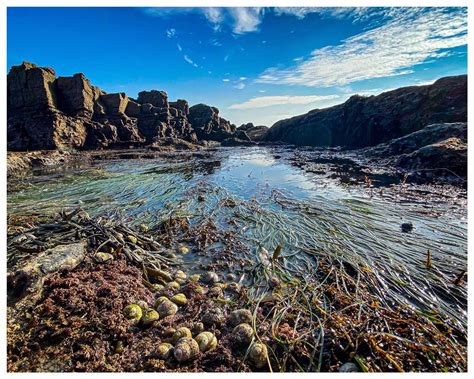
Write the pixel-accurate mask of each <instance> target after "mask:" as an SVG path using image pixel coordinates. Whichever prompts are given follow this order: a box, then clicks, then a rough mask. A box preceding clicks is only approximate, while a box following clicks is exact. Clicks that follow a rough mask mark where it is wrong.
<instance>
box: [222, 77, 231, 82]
mask: <svg viewBox="0 0 474 379" xmlns="http://www.w3.org/2000/svg"><path fill="white" fill-rule="evenodd" d="M222 81H223V82H230V79H227V78H226V79H222Z"/></svg>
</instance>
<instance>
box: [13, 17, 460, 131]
mask: <svg viewBox="0 0 474 379" xmlns="http://www.w3.org/2000/svg"><path fill="white" fill-rule="evenodd" d="M7 43H8V45H7V51H8V54H7V67H8V69H9V68H10V67H11V66H12V65H17V64H20V63H21V62H22V61H24V60H26V61H30V62H33V63H36V64H38V65H40V66H49V67H53V68H54V69H55V70H56V73H57V75H61V76H68V75H72V74H74V73H77V72H83V73H84V74H85V75H86V76H87V77H88V78H89V79H90V80H91V81H92V83H93V84H94V85H98V86H99V87H100V88H102V89H103V90H105V91H107V92H126V93H127V94H128V95H129V96H131V97H135V96H136V95H137V93H138V92H139V91H141V90H147V89H160V90H165V91H166V92H167V93H168V95H169V97H170V99H171V100H174V99H176V98H184V99H186V100H188V101H189V102H190V104H191V105H192V104H196V103H201V102H202V103H206V104H209V105H213V106H217V107H218V108H219V109H220V111H221V115H222V116H223V117H225V118H227V119H229V120H230V121H231V122H233V123H235V124H237V125H240V124H242V123H244V122H253V123H255V124H264V125H268V126H270V125H272V124H273V123H274V122H275V121H277V120H279V119H283V118H288V117H291V116H294V115H297V114H301V113H304V112H307V111H309V110H311V109H314V108H323V107H327V106H331V105H334V104H338V103H341V102H343V101H345V100H346V99H347V98H348V97H350V96H351V95H353V94H355V93H359V94H364V95H372V94H378V93H380V92H383V91H384V90H388V89H393V88H398V87H401V86H406V85H418V84H425V83H430V82H432V81H434V80H436V79H438V78H440V77H443V76H448V75H459V74H465V73H467V10H466V9H465V8H8V13H7Z"/></svg>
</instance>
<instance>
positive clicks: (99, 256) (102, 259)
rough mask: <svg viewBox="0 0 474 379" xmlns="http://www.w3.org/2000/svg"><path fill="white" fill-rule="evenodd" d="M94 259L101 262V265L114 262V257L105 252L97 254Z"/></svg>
mask: <svg viewBox="0 0 474 379" xmlns="http://www.w3.org/2000/svg"><path fill="white" fill-rule="evenodd" d="M94 258H95V260H96V261H97V262H100V263H106V262H109V261H113V260H114V256H113V255H112V254H109V253H104V252H101V251H99V252H98V253H96V254H95V255H94Z"/></svg>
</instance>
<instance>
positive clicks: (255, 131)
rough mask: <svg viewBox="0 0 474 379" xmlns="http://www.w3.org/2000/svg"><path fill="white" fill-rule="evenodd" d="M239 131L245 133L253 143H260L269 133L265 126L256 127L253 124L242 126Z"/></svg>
mask: <svg viewBox="0 0 474 379" xmlns="http://www.w3.org/2000/svg"><path fill="white" fill-rule="evenodd" d="M239 130H241V131H244V132H245V133H246V134H247V136H248V137H249V138H250V139H251V140H252V141H260V140H261V139H262V138H263V136H264V135H265V134H266V133H267V131H268V127H267V126H265V125H257V126H255V125H254V124H253V123H251V122H249V123H247V124H242V125H240V126H239V127H238V128H237V131H239Z"/></svg>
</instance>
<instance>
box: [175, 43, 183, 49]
mask: <svg viewBox="0 0 474 379" xmlns="http://www.w3.org/2000/svg"><path fill="white" fill-rule="evenodd" d="M176 47H177V48H178V50H179V51H183V48H182V47H181V45H180V44H179V43H177V44H176Z"/></svg>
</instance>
